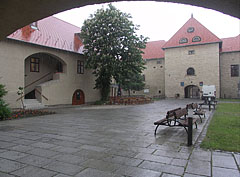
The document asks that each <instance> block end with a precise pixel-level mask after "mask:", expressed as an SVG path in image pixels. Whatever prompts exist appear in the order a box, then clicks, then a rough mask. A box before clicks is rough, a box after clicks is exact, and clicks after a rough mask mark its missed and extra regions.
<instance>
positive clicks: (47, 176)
mask: <svg viewBox="0 0 240 177" xmlns="http://www.w3.org/2000/svg"><path fill="white" fill-rule="evenodd" d="M11 174H13V175H16V176H21V177H22V176H24V177H52V176H54V175H56V174H57V172H53V171H49V170H45V169H42V168H39V167H34V166H27V167H24V168H21V169H19V170H16V171H14V172H12V173H11Z"/></svg>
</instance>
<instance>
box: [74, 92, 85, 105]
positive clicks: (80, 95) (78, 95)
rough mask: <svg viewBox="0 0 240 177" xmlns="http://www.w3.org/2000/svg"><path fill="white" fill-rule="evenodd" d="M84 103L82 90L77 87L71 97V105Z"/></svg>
mask: <svg viewBox="0 0 240 177" xmlns="http://www.w3.org/2000/svg"><path fill="white" fill-rule="evenodd" d="M84 103H85V96H84V93H83V91H82V90H80V89H78V90H76V91H75V92H74V94H73V97H72V105H80V104H84Z"/></svg>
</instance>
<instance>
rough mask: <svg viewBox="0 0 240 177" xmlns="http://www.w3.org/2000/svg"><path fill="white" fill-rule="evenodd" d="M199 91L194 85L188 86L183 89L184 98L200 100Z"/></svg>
mask: <svg viewBox="0 0 240 177" xmlns="http://www.w3.org/2000/svg"><path fill="white" fill-rule="evenodd" d="M199 91H200V89H199V88H198V86H196V85H188V86H186V87H185V88H184V93H185V96H184V97H185V98H200V94H199Z"/></svg>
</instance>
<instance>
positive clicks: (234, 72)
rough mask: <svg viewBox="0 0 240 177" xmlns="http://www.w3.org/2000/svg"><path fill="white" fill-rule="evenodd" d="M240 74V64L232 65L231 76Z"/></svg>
mask: <svg viewBox="0 0 240 177" xmlns="http://www.w3.org/2000/svg"><path fill="white" fill-rule="evenodd" d="M238 76H239V65H231V77H238Z"/></svg>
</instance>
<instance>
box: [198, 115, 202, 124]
mask: <svg viewBox="0 0 240 177" xmlns="http://www.w3.org/2000/svg"><path fill="white" fill-rule="evenodd" d="M198 116H199V118H200V121H201V123H202V117H201V115H198Z"/></svg>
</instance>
